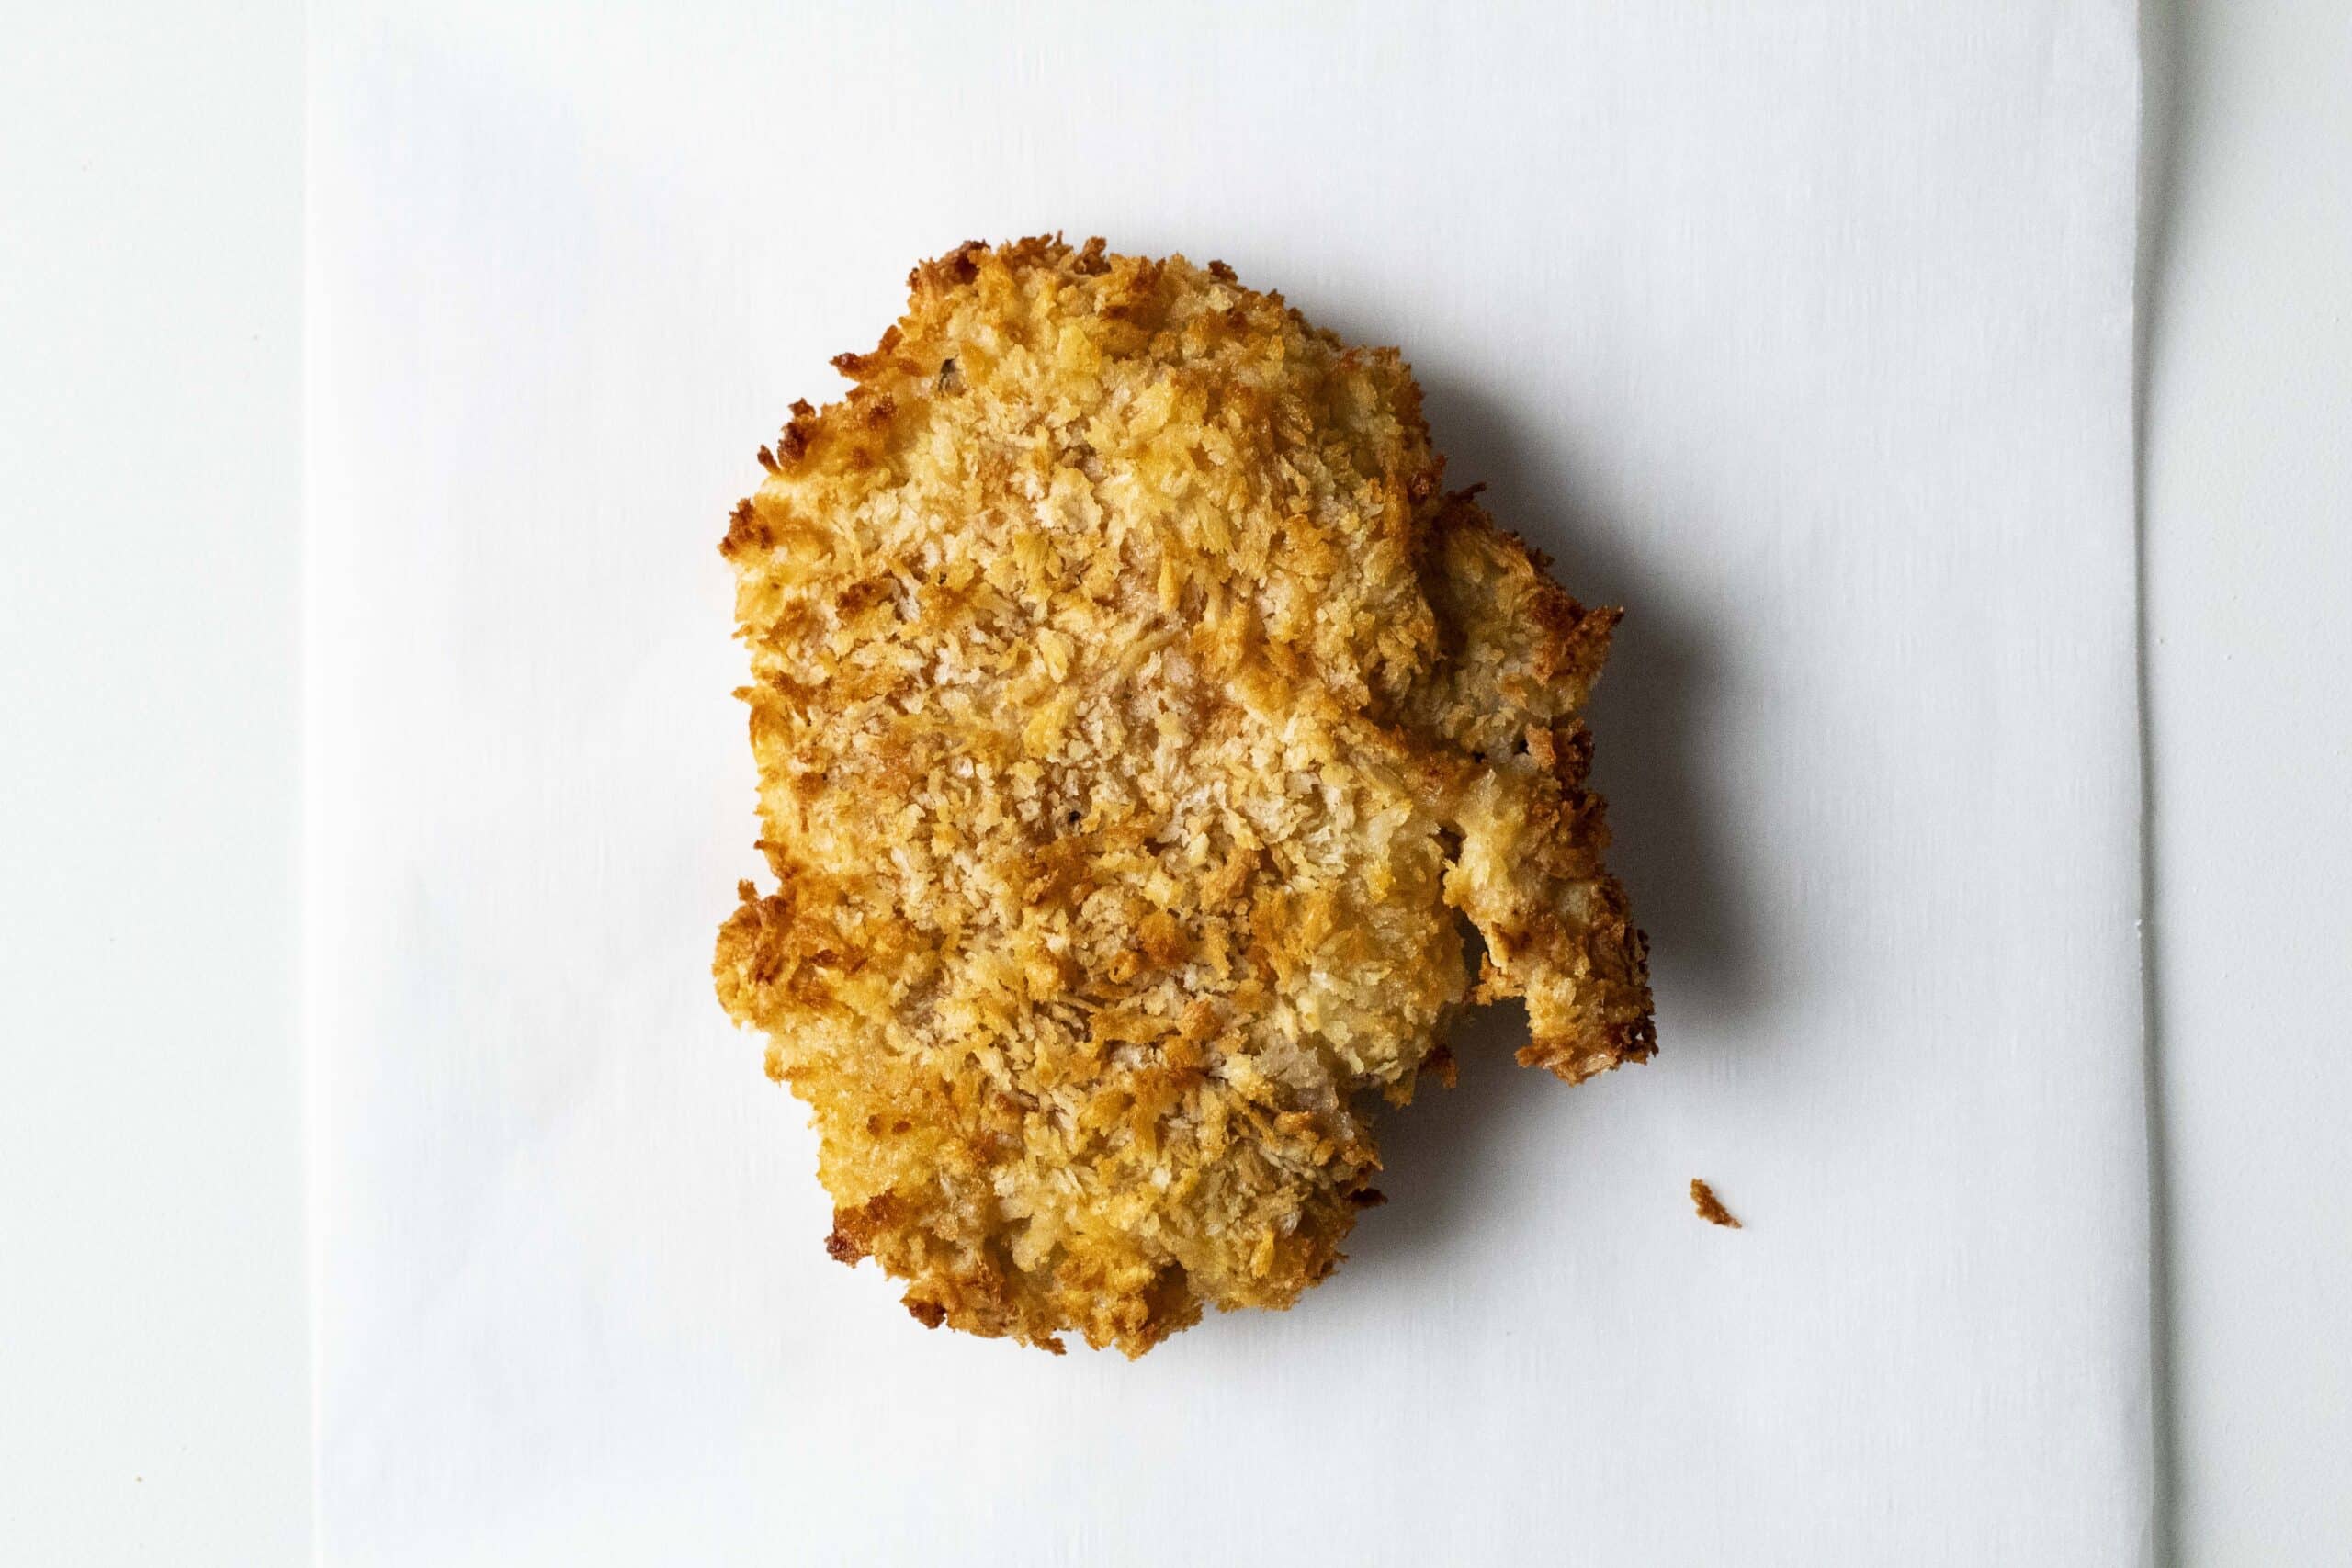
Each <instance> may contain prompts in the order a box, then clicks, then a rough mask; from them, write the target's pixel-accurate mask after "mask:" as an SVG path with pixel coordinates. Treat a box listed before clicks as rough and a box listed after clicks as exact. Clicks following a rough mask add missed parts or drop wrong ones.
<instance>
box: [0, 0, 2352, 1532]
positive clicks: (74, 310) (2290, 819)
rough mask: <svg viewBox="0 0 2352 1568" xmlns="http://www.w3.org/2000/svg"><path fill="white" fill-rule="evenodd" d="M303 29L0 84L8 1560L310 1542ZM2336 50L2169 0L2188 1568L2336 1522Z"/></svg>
mask: <svg viewBox="0 0 2352 1568" xmlns="http://www.w3.org/2000/svg"><path fill="white" fill-rule="evenodd" d="M2224 11H2226V15H2223V14H2222V13H2223V12H2224ZM291 26H292V24H291V18H288V17H284V16H279V17H275V18H271V17H266V16H261V15H259V14H256V17H255V20H254V23H253V24H252V26H251V27H250V28H240V27H224V26H222V25H221V24H220V22H219V21H218V20H207V21H206V22H204V23H203V24H202V25H201V26H198V25H196V24H193V23H187V22H183V23H182V24H180V25H178V26H176V27H175V26H173V25H171V23H170V20H169V17H166V16H164V15H161V14H159V15H157V16H155V17H142V18H141V19H140V22H139V25H138V26H137V27H136V28H123V29H122V30H120V31H119V32H101V31H97V30H96V29H93V28H91V18H90V17H89V16H88V14H87V13H82V14H81V15H80V16H79V17H78V18H77V20H76V22H75V24H74V28H73V30H72V31H71V33H70V34H69V35H68V36H65V37H62V38H61V37H58V36H56V35H54V34H53V33H52V32H45V31H42V30H40V29H39V28H36V29H33V30H31V31H30V32H26V31H23V30H21V29H20V30H19V32H18V33H17V35H16V36H15V37H14V38H13V39H12V51H13V52H11V53H10V54H9V55H7V56H6V57H0V72H5V73H6V79H5V86H6V95H5V107H0V114H5V115H6V116H7V117H8V118H7V119H6V124H5V128H0V129H5V134H4V135H0V177H5V179H6V187H5V195H6V212H7V213H8V219H7V221H8V223H9V225H10V228H9V231H8V243H9V247H10V248H9V250H8V252H7V253H6V257H5V260H4V261H0V289H4V290H5V292H0V342H5V343H6V344H8V345H9V353H10V354H11V355H12V356H13V357H12V362H11V363H10V364H9V366H8V367H7V371H6V374H5V375H0V400H5V401H0V409H4V410H5V413H6V418H5V420H0V443H5V445H0V465H5V469H4V470H0V479H5V485H6V493H7V494H8V495H9V497H10V499H9V501H8V502H7V505H8V508H9V512H8V515H7V523H6V527H7V536H6V548H7V560H8V565H9V569H10V570H9V571H8V573H7V575H6V579H5V580H0V655H5V667H0V704H5V707H0V716H5V719H6V727H7V728H6V733H7V736H8V739H7V750H6V754H5V755H6V767H5V772H0V792H5V795H4V796H0V800H4V801H5V804H6V807H8V809H9V820H10V822H11V825H12V827H11V836H10V838H9V839H8V840H7V843H8V851H7V854H8V858H7V860H6V863H5V876H6V881H5V883H0V887H5V888H6V897H5V900H4V901H0V922H5V924H0V959H5V962H6V965H7V973H8V977H9V980H10V986H9V987H8V989H7V991H6V995H5V998H0V1046H5V1048H6V1051H7V1053H8V1055H7V1061H8V1065H9V1066H10V1070H11V1073H12V1076H13V1078H14V1082H13V1085H12V1088H13V1091H14V1092H13V1093H12V1094H11V1095H10V1096H9V1097H8V1098H7V1099H6V1100H5V1101H0V1116H5V1117H6V1121H5V1122H0V1135H5V1142H0V1179H4V1180H5V1187H0V1200H5V1206H4V1207H0V1224H4V1225H5V1226H6V1229H5V1231H4V1232H0V1236H5V1248H6V1250H5V1254H0V1256H5V1258H6V1266H7V1276H6V1280H5V1281H0V1345H5V1347H6V1349H5V1352H0V1375H5V1377H6V1384H5V1387H0V1459H5V1462H6V1470H5V1472H0V1473H5V1474H6V1478H7V1479H6V1483H5V1484H0V1530H5V1533H6V1536H7V1537H8V1539H9V1540H12V1541H13V1542H17V1543H24V1542H30V1543H31V1545H32V1548H33V1550H32V1551H31V1554H30V1560H33V1561H75V1560H89V1561H100V1562H105V1561H126V1562H202V1561H222V1562H273V1561H293V1560H298V1559H299V1557H300V1554H301V1545H300V1543H301V1541H302V1540H303V1539H304V1536H305V1533H306V1529H305V1526H306V1520H305V1515H306V1507H305V1500H306V1471H307V1466H306V1465H305V1463H304V1462H303V1459H304V1456H303V1448H304V1445H305V1440H306V1437H307V1432H306V1427H307V1422H306V1420H305V1419H304V1408H303V1404H302V1393H301V1391H302V1387H303V1383H304V1381H305V1379H304V1376H303V1372H304V1366H303V1358H302V1354H301V1349H302V1345H303V1339H304V1333H303V1314H302V1311H301V1307H300V1292H299V1280H300V1258H301V1252H300V1208H299V1197H298V1195H297V1183H296V1181H295V1175H296V1171H295V1151H296V1149H297V1148H298V1146H299V1136H300V1134H299V1130H298V1124H297V1122H296V1121H295V1117H294V1114H293V1112H294V1107H295V1095H294V1090H293V1087H292V1085H293V1079H292V1072H291V1060H292V1059H291V1053H290V1045H289V1032H288V1026H287V1020H286V1015H285V1008H286V1004H287V998H288V992H289V988H290V974H291V968H290V965H291V956H290V953H289V942H290V936H291V932H292V930H293V926H292V919H291V911H290V901H289V897H288V882H287V877H288V870H289V863H290V852H289V846H288V836H287V832H286V817H287V813H288V810H289V809H290V805H291V801H292V798H293V778H292V746H293V741H294V737H293V732H292V711H291V710H292V694H293V684H292V679H291V675H290V670H289V665H288V648H289V644H290V638H291V626H292V616H293V615H294V602H293V583H294V572H293V568H292V564H291V548H292V540H293V536H294V507H293V486H294V480H293V477H292V476H293V473H294V472H295V462H294V457H293V454H294V449H295V448H294V410H295V407H296V396H297V386H296V371H297V366H296V363H295V360H294V358H293V352H292V336H291V334H292V321H293V310H292V303H291V300H290V299H289V294H290V289H291V279H292V276H293V272H294V264H293V261H292V259H291V257H290V254H289V251H288V247H290V245H291V243H292V240H293V235H294V217H295V214H296V212H297V211H298V209H299V208H298V203H299V187H298V185H297V182H296V179H295V175H296V162H295V156H294V153H293V152H292V150H291V147H290V145H289V141H288V138H289V136H290V134H291V131H292V126H291V124H290V118H291V116H290V106H291V105H292V104H293V103H294V102H295V101H296V86H295V84H294V82H293V81H292V79H291V78H292V74H293V71H294V66H295V59H294V55H293V51H292V48H291V44H290V41H289V40H290V34H291ZM2347 55H2352V40H2347V39H2346V31H2345V18H2344V17H2343V15H2342V13H2341V9H2340V7H2336V6H2332V5H2325V4H2310V5H2305V6H2249V5H2238V6H2230V7H2226V8H2224V7H2221V6H2212V7H2199V8H2192V10H2191V13H2190V15H2189V16H2188V17H2187V18H2186V19H2185V25H2184V26H2183V27H2182V28H2181V47H2180V51H2179V55H2178V70H2177V82H2178V92H2177V97H2178V100H2179V102H2180V104H2181V106H2182V107H2181V113H2180V115H2179V127H2180V131H2179V143H2178V149H2177V161H2176V163H2175V165H2174V167H2175V177H2174V179H2173V181H2172V182H2171V184H2170V186H2169V189H2170V201H2169V219H2168V220H2167V221H2165V222H2164V223H2161V224H2159V225H2158V234H2159V243H2158V244H2157V246H2156V258H2157V276H2156V288H2155V290H2154V293H2155V300H2156V304H2157V306H2158V314H2157V317H2156V321H2155V325H2154V333H2153V342H2152V344H2151V350H2152V359H2151V363H2152V367H2153V380H2152V385H2151V389H2150V397H2149V430H2150V437H2151V444H2150V453H2149V457H2148V497H2149V518H2148V528H2147V543H2146V553H2147V566H2148V571H2149V583H2148V590H2149V592H2148V601H2149V615H2150V617H2151V627H2150V629H2151V639H2150V640H2151V659H2150V671H2151V680H2152V703H2151V716H2152V727H2153V732H2154V748H2155V750H2154V783H2155V792H2154V804H2155V807H2156V815H2155V836H2154V863H2155V865H2156V870H2157V875H2156V883H2155V888H2156V897H2155V900H2154V903H2155V913H2156V915H2157V921H2158V924H2157V938H2158V941H2157V946H2156V953H2157V959H2158V969H2157V978H2156V982H2155V987H2154V993H2155V996H2156V998H2157V1001H2158V1011H2157V1024H2158V1046H2159V1056H2158V1061H2159V1066H2160V1073H2159V1077H2160V1078H2161V1081H2162V1082H2163V1083H2164V1085H2165V1089H2166V1093H2165V1100H2164V1110H2165V1147H2166V1149H2167V1150H2168V1153H2169V1156H2170V1169H2171V1176H2172V1179H2171V1181H2170V1183H2169V1186H2168V1190H2169V1192H2170V1194H2171V1198H2170V1205H2169V1209H2170V1220H2171V1235H2172V1246H2171V1248H2170V1263H2171V1269H2170V1275H2171V1279H2172V1282H2173V1290H2172V1292H2171V1298H2170V1299H2171V1302H2172V1303H2173V1306H2172V1312H2171V1329H2172V1333H2171V1344H2172V1345H2173V1348H2174V1353H2173V1356H2172V1365H2173V1372H2174V1383H2175V1388H2176V1395H2175V1400H2174V1408H2175V1413H2176V1415H2177V1421H2178V1425H2179V1427H2180V1438H2179V1441H2178V1443H2177V1471H2178V1474H2177V1480H2178V1486H2177V1495H2178V1510H2177V1511H2178V1518H2179V1527H2180V1528H2179V1531H2178V1536H2177V1545H2178V1546H2179V1547H2180V1548H2181V1553H2180V1555H2181V1557H2182V1559H2183V1560H2185V1561H2190V1562H2206V1561H2212V1562H2324V1561H2331V1560H2334V1559H2335V1558H2337V1557H2340V1555H2341V1552H2342V1550H2343V1547H2344V1543H2345V1542H2346V1540H2347V1539H2352V1518H2348V1517H2346V1506H2347V1505H2346V1493H2345V1491H2344V1489H2343V1488H2342V1487H2341V1486H2340V1484H2338V1483H2337V1478H2338V1477H2339V1476H2340V1473H2341V1470H2342V1465H2343V1461H2344V1458H2345V1456H2346V1452H2347V1448H2348V1447H2352V1415H2347V1411H2348V1410H2352V1399H2347V1397H2346V1354H2347V1352H2346V1343H2345V1340H2344V1337H2343V1336H2342V1335H2341V1333H2340V1331H2339V1330H2338V1328H2337V1325H2340V1324H2341V1323H2342V1322H2343V1321H2345V1320H2346V1317H2347V1316H2352V1277H2347V1271H2346V1259H2345V1255H2344V1249H2343V1247H2342V1238H2343V1236H2344V1235H2346V1233H2347V1230H2352V1226H2347V1224H2346V1219H2347V1216H2346V1212H2345V1207H2346V1204H2345V1200H2344V1198H2343V1197H2342V1195H2341V1194H2342V1193H2343V1192H2344V1190H2346V1187H2345V1178H2346V1175H2347V1174H2352V1173H2347V1172H2346V1169H2345V1156H2344V1154H2343V1149H2342V1141H2341V1139H2340V1137H2339V1135H2338V1132H2337V1130H2338V1129H2339V1128H2340V1127H2341V1125H2342V1124H2343V1121H2344V1115H2345V1111H2346V1108H2347V1100H2352V1095H2348V1094H2347V1077H2352V1068H2347V1066H2346V1057H2345V1055H2343V1052H2342V1033H2343V1029H2342V1025H2341V1023H2340V1019H2341V1017H2342V1016H2343V1006H2342V1003H2343V1001H2344V999H2345V998H2344V986H2345V973H2346V970H2345V964H2344V955H2345V954H2346V953H2347V951H2352V918H2347V912H2346V902H2345V899H2344V896H2343V893H2342V891H2341V889H2342V886H2343V873H2344V870H2345V861H2346V850H2347V845H2346V829H2345V822H2344V813H2343V809H2342V806H2343V802H2344V799H2345V793H2346V792H2345V784H2346V773H2347V759H2346V741H2345V735H2346V726H2345V723H2344V720H2343V718H2342V716H2341V712H2340V706H2339V704H2338V702H2337V700H2336V695H2335V694H2336V693H2337V692H2338V691H2340V689H2341V687H2342V684H2343V681H2344V679H2345V677H2346V675H2347V674H2352V649H2347V646H2346V634H2345V632H2344V630H2343V627H2342V623H2341V619H2340V610H2339V606H2340V598H2341V584H2342V583H2343V582H2344V581H2346V577H2347V575H2352V574H2347V572H2346V564H2347V563H2346V543H2345V537H2344V534H2343V530H2342V521H2343V513H2344V505H2343V501H2342V496H2343V494H2344V492H2345V491H2346V480H2347V479H2352V465H2347V461H2346V454H2345V451H2344V448H2343V446H2342V445H2341V437H2340V434H2339V433H2340V432H2341V431H2342V430H2343V428H2344V427H2345V425H2346V412H2347V400H2352V374H2347V371H2346V366H2347V364H2352V341H2347V337H2348V336H2352V334H2347V329H2346V323H2345V321H2344V319H2343V316H2342V314H2341V307H2340V305H2339V302H2338V299H2337V297H2336V289H2337V287H2338V280H2339V279H2340V277H2341V276H2342V265H2341V263H2342V258H2343V257H2344V255H2345V254H2346V248H2347V247H2346V240H2347V237H2352V236H2347V225H2346V213H2345V209H2344V206H2343V203H2344V200H2345V194H2344V193H2345V192H2346V190H2347V189H2352V169H2347V168H2346V164H2347V163H2352V154H2347V149H2352V134H2347V130H2352V127H2347V126H2346V122H2345V113H2346V111H2345V106H2344V102H2343V96H2342V95H2341V93H2340V91H2339V87H2340V84H2341V82H2342V81H2343V80H2344V79H2345V76H2346V67H2347V63H2352V62H2347ZM101 82H102V83H104V84H106V85H108V86H109V87H110V88H112V89H113V90H112V91H111V92H108V93H93V92H92V91H90V90H89V88H90V85H91V84H93V83H101ZM28 122H29V123H28ZM190 126H201V127H202V128H203V130H204V134H203V135H201V136H190V135H187V134H186V131H187V128H188V127H190ZM231 218H233V221H232V220H230V219H231ZM28 236H38V237H39V242H40V243H35V244H29V245H28V244H27V243H26V240H27V237H28ZM273 257H275V258H277V259H275V260H273V259H272V258H273ZM125 411H130V412H129V413H126V412H125ZM134 415H136V416H143V417H132V416H134ZM126 423H130V424H132V425H136V426H137V427H138V428H137V430H136V432H135V435H136V439H126V434H125V426H126ZM30 890H38V893H37V896H36V897H27V896H26V895H27V893H28V891H30ZM136 1477H143V1478H144V1479H143V1480H140V1479H134V1478H136Z"/></svg>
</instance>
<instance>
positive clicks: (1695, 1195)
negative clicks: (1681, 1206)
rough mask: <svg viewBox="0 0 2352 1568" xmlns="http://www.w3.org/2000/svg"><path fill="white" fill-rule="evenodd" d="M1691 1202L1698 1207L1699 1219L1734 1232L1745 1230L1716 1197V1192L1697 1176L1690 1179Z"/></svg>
mask: <svg viewBox="0 0 2352 1568" xmlns="http://www.w3.org/2000/svg"><path fill="white" fill-rule="evenodd" d="M1691 1203H1692V1204H1693V1205H1695V1206H1696V1207H1697V1209H1698V1211H1699V1217H1700V1218H1701V1219H1702V1220H1704V1221H1706V1222H1707V1223H1708V1224H1711V1225H1721V1226H1723V1227H1724V1229H1725V1230H1734V1231H1736V1230H1739V1229H1742V1228H1743V1227H1742V1226H1741V1224H1740V1223H1739V1221H1738V1220H1737V1219H1736V1217H1734V1215H1733V1214H1732V1212H1731V1211H1730V1210H1729V1209H1726V1208H1724V1201H1723V1200H1722V1199H1720V1198H1718V1197H1716V1196H1715V1190H1714V1189H1713V1188H1712V1187H1710V1186H1708V1185H1707V1184H1706V1183H1705V1182H1703V1181H1702V1180H1700V1179H1698V1178H1697V1177H1695V1176H1694V1177H1692V1178H1691Z"/></svg>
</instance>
